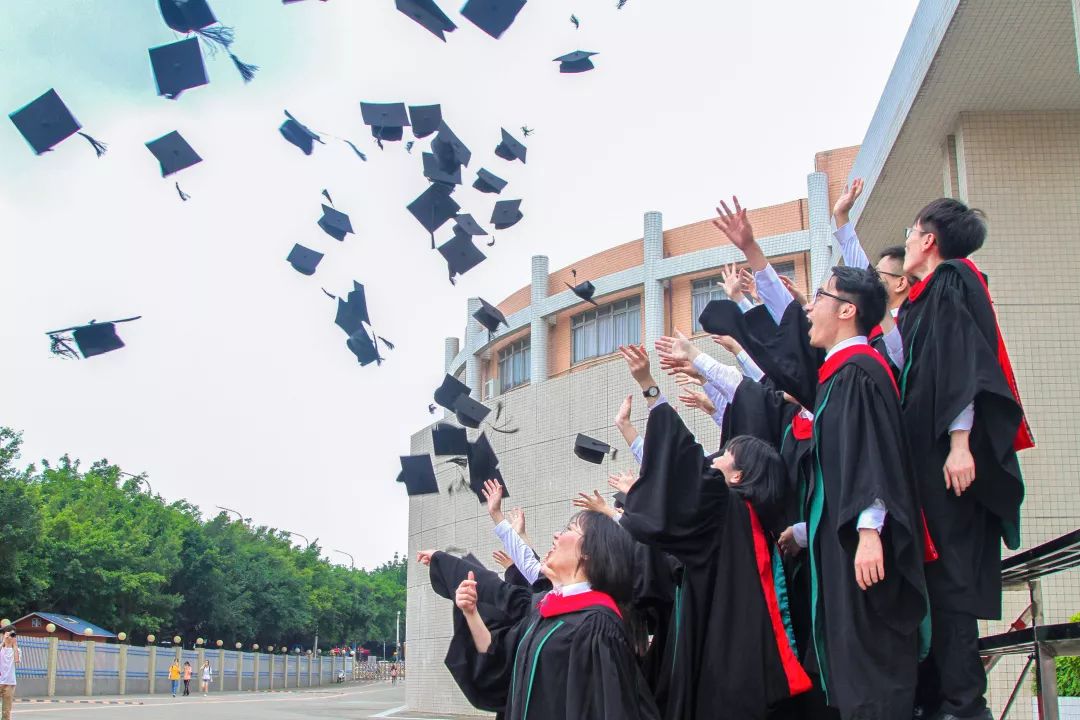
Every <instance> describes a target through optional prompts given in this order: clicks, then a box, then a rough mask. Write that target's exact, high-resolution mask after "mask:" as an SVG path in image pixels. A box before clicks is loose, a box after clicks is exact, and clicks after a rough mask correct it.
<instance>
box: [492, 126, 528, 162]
mask: <svg viewBox="0 0 1080 720" xmlns="http://www.w3.org/2000/svg"><path fill="white" fill-rule="evenodd" d="M528 151H529V149H528V148H527V147H525V146H524V145H522V144H521V143H520V142H518V141H517V139H516V138H515V137H514V136H513V135H511V134H510V133H508V132H506V130H505V129H503V131H502V142H501V143H499V144H498V145H496V146H495V154H496V155H498V156H499V157H501V158H502V159H503V160H510V161H511V162H513V161H514V160H520V161H521V162H522V163H524V162H525V154H526V153H527V152H528Z"/></svg>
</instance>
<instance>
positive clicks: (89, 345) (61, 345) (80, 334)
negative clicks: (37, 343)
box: [45, 315, 142, 360]
mask: <svg viewBox="0 0 1080 720" xmlns="http://www.w3.org/2000/svg"><path fill="white" fill-rule="evenodd" d="M140 317H142V316H141V315H136V316H135V317H129V318H124V319H122V320H109V321H108V322H103V323H99V322H97V321H95V320H91V321H90V322H89V323H88V324H86V325H78V326H76V327H69V328H63V329H61V330H49V331H47V332H46V333H45V334H46V335H48V336H49V340H51V341H52V345H51V347H50V348H49V350H50V352H52V354H53V355H58V356H60V357H67V358H73V359H76V360H77V359H79V357H80V354H81V356H82V357H83V358H90V357H94V356H95V355H103V354H104V353H107V352H112V351H113V350H119V349H120V348H122V347H124V341H123V340H121V339H120V336H119V335H117V334H116V326H117V325H118V324H119V323H126V322H131V321H132V320H138V319H139V318H140ZM68 333H71V335H70V336H69V335H68ZM72 343H74V344H75V346H76V347H77V348H78V352H76V350H75V348H73V347H71V344H72Z"/></svg>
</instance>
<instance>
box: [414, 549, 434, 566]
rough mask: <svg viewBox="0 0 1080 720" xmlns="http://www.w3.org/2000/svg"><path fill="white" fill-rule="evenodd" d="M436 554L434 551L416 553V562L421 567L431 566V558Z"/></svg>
mask: <svg viewBox="0 0 1080 720" xmlns="http://www.w3.org/2000/svg"><path fill="white" fill-rule="evenodd" d="M434 554H435V551H434V550H419V551H417V553H416V562H418V563H420V564H421V565H431V556H432V555H434Z"/></svg>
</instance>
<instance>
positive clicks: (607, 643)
mask: <svg viewBox="0 0 1080 720" xmlns="http://www.w3.org/2000/svg"><path fill="white" fill-rule="evenodd" d="M447 557H449V556H447ZM454 561H456V563H455V562H454ZM433 562H434V559H433ZM446 562H447V564H453V565H455V567H453V568H451V569H450V571H451V573H452V574H454V576H455V577H456V576H457V575H461V576H462V577H464V573H465V572H467V571H468V570H469V569H471V568H469V567H468V566H467V565H465V564H464V563H462V561H460V560H457V559H456V558H454V559H452V560H448V561H446ZM491 575H492V577H489V576H486V575H485V576H484V577H483V578H480V576H477V596H478V600H480V599H481V598H483V599H484V602H488V601H495V602H499V601H500V600H502V601H505V600H507V599H508V597H509V596H520V593H522V592H526V591H524V590H523V589H521V588H513V589H511V591H510V592H509V593H508V592H507V591H506V590H505V588H509V587H510V586H508V585H506V584H505V583H503V582H502V581H501V580H499V579H498V576H496V575H494V573H492V574H491ZM499 585H502V586H504V588H499V587H498V586H499ZM552 600H553V601H554V602H548V596H546V595H545V596H544V600H543V601H542V602H541V604H540V606H539V607H537V606H533V605H532V604H531V603H530V607H529V610H528V612H527V614H525V615H524V616H523V617H522V618H521V620H520V621H519V622H517V623H515V624H514V625H511V626H508V627H507V626H502V627H494V628H493V627H491V626H490V625H489V626H488V630H489V631H490V632H491V646H490V647H489V648H488V651H487V652H486V653H479V652H477V651H476V647H475V645H474V644H473V640H472V635H471V634H470V632H469V629H468V626H467V624H466V622H465V618H464V615H463V614H462V613H461V611H460V610H458V609H457V608H454V616H455V619H454V637H453V639H452V640H451V642H450V648H449V650H448V651H447V666H448V667H449V666H450V665H451V659H453V663H454V667H453V668H451V672H452V673H453V675H454V679H455V680H456V681H457V683H458V686H459V687H460V688H461V690H462V692H464V694H465V696H466V697H467V698H468V699H469V702H471V703H472V704H473V705H474V706H475V707H477V708H479V709H481V710H489V711H494V712H502V713H503V717H505V718H507V720H524V718H525V717H526V715H527V716H528V717H530V718H533V720H577V719H579V718H581V719H583V720H607V719H608V718H628V719H629V720H656V719H658V718H659V713H658V711H657V710H656V705H655V703H654V702H653V699H652V696H651V695H650V694H649V690H648V688H647V686H646V685H645V680H644V678H643V677H642V675H641V671H640V669H639V668H638V664H637V660H636V658H635V656H634V652H633V650H632V649H631V647H630V645H629V643H628V641H627V637H626V631H625V630H624V628H623V623H622V619H621V618H620V617H619V615H618V611H617V610H616V609H615V604H614V602H613V601H612V600H611V599H610V597H609V596H607V595H604V594H603V593H597V592H592V591H590V592H588V593H583V594H582V595H575V596H572V597H569V598H552ZM511 607H516V606H513V604H512V603H511ZM478 609H479V605H478ZM481 617H483V615H481Z"/></svg>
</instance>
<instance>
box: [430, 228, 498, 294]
mask: <svg viewBox="0 0 1080 720" xmlns="http://www.w3.org/2000/svg"><path fill="white" fill-rule="evenodd" d="M439 254H440V255H442V256H443V257H444V258H446V264H447V265H449V266H450V282H454V276H455V275H464V274H465V273H467V272H469V271H470V270H472V269H473V268H474V267H476V266H477V265H479V264H480V263H482V262H483V261H484V260H486V259H487V255H485V254H484V253H482V252H480V249H479V248H477V247H476V245H474V244H473V241H472V238H471V237H469V236H468V235H465V234H463V233H454V237H452V238H450V239H449V240H447V241H446V242H444V243H443V244H442V245H440V246H439Z"/></svg>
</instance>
